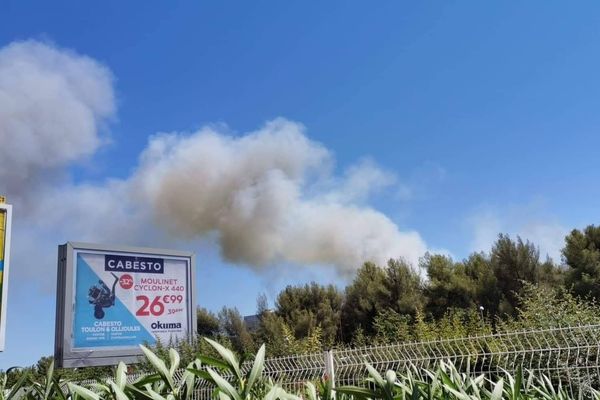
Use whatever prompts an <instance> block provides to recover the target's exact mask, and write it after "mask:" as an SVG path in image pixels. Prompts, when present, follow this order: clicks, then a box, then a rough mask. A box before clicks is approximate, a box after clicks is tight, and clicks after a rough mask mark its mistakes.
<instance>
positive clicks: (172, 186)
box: [131, 119, 426, 272]
mask: <svg viewBox="0 0 600 400" xmlns="http://www.w3.org/2000/svg"><path fill="white" fill-rule="evenodd" d="M332 164H333V159H332V156H331V154H330V153H329V152H328V151H327V149H325V148H324V147H323V146H322V145H320V144H318V143H316V142H313V141H311V140H310V139H308V138H307V137H306V135H305V134H304V128H303V126H302V125H300V124H298V123H294V122H291V121H288V120H285V119H276V120H274V121H270V122H268V123H267V124H266V125H265V126H264V127H262V128H261V129H259V130H257V131H255V132H251V133H248V134H246V135H243V136H239V137H234V136H229V135H227V134H225V133H220V132H218V131H216V130H214V129H211V128H204V129H202V130H200V131H198V132H196V133H193V134H191V135H178V134H166V135H158V136H155V137H154V138H152V139H151V140H150V143H149V145H148V148H147V149H146V150H145V152H144V153H143V155H142V157H141V164H140V166H139V169H138V171H137V173H136V174H135V176H134V177H133V178H132V179H131V183H132V185H134V186H135V188H136V192H137V193H138V194H139V199H138V200H139V201H142V202H144V201H147V202H148V205H149V208H150V209H151V210H153V213H154V215H155V217H156V221H157V223H158V224H160V225H163V226H167V227H169V228H170V230H171V232H173V233H174V234H177V235H186V237H188V238H189V237H193V236H201V235H204V234H207V233H209V232H217V233H218V235H219V239H220V243H221V248H222V252H223V255H224V257H225V258H226V259H228V260H230V261H234V262H239V263H244V264H249V265H253V266H258V267H264V266H268V265H271V264H274V263H278V262H291V263H296V264H332V265H335V266H337V267H338V268H339V270H340V271H342V272H348V271H351V270H354V269H356V268H357V267H358V266H360V265H361V263H362V262H364V261H367V260H372V261H377V262H383V261H385V260H387V259H388V258H390V257H405V258H407V259H408V260H410V261H413V262H416V260H417V259H418V257H419V256H421V255H422V254H423V253H424V252H425V251H426V245H425V243H424V242H423V240H422V239H421V238H420V236H419V235H418V234H417V233H416V232H410V231H408V232H402V231H400V230H399V228H398V227H397V226H396V225H395V224H394V223H393V222H392V221H391V220H390V219H389V218H387V217H386V216H385V215H383V214H382V213H380V212H378V211H376V210H374V209H372V208H369V207H368V206H365V205H363V204H361V203H362V202H361V201H360V200H364V199H365V198H367V197H368V195H369V193H370V192H372V191H373V190H375V189H378V188H380V187H382V186H386V185H389V184H391V183H392V182H393V180H394V179H393V176H392V174H390V173H389V172H385V171H382V170H381V169H379V168H377V167H376V166H375V165H374V164H373V163H369V162H366V163H362V164H359V165H356V166H353V167H351V168H350V170H349V172H348V174H346V178H345V179H336V178H334V177H331V176H329V171H330V169H331V165H332ZM331 181H335V182H336V183H337V186H335V187H328V186H330V185H327V182H331ZM324 182H325V183H324ZM323 187H325V188H326V189H324V190H323V189H322V188H323ZM315 188H317V189H318V188H321V190H315Z"/></svg>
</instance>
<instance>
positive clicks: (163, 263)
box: [72, 251, 190, 350]
mask: <svg viewBox="0 0 600 400" xmlns="http://www.w3.org/2000/svg"><path fill="white" fill-rule="evenodd" d="M74 261H75V263H74V264H75V265H74V267H75V271H74V272H75V274H74V275H75V279H74V280H75V285H74V286H75V287H74V297H75V299H74V307H73V330H72V338H73V349H74V350H75V349H97V348H118V347H131V346H137V345H139V344H144V343H148V344H150V345H152V344H154V343H156V340H157V339H159V340H160V341H161V343H169V341H171V340H174V339H184V338H186V336H187V335H188V333H189V332H190V327H189V326H188V323H189V319H188V304H190V302H189V296H190V293H189V292H188V290H189V289H188V288H189V281H188V279H189V278H188V277H189V268H190V265H189V259H184V258H183V259H182V258H175V257H173V258H169V257H164V258H163V257H161V258H159V257H157V256H155V255H154V256H153V255H140V254H136V255H127V254H119V253H112V254H110V253H100V252H90V251H75V256H74Z"/></svg>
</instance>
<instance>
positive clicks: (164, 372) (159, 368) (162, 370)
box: [140, 345, 175, 390]
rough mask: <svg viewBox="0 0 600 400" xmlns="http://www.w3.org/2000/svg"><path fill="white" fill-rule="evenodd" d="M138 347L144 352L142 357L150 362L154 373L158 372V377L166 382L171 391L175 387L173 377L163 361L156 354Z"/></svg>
mask: <svg viewBox="0 0 600 400" xmlns="http://www.w3.org/2000/svg"><path fill="white" fill-rule="evenodd" d="M140 347H141V349H142V351H143V352H144V355H145V356H146V358H147V359H148V361H149V362H150V364H152V366H153V367H154V369H155V370H156V372H158V373H159V374H160V376H162V378H163V379H164V380H166V382H167V383H168V384H169V386H170V387H171V389H172V390H173V389H174V386H175V385H174V383H173V377H172V376H171V374H170V373H169V370H168V369H167V365H166V364H165V362H164V361H163V360H161V359H160V358H159V357H158V356H157V355H156V354H154V353H153V352H152V351H151V350H150V349H148V348H146V347H145V346H142V345H140Z"/></svg>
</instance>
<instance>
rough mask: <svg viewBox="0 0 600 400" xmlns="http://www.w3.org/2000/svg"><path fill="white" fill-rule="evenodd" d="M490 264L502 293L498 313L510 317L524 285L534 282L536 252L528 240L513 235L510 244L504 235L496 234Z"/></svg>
mask: <svg viewBox="0 0 600 400" xmlns="http://www.w3.org/2000/svg"><path fill="white" fill-rule="evenodd" d="M490 262H491V265H492V268H493V270H494V275H495V277H496V282H497V283H496V285H497V287H498V290H499V291H500V293H501V294H502V299H501V301H500V305H499V308H498V312H499V313H500V314H507V315H514V314H515V309H516V307H517V306H518V305H519V297H520V296H521V295H522V293H523V288H524V284H525V283H527V282H529V283H534V284H537V282H538V279H539V268H540V252H539V250H538V249H537V248H536V247H535V245H534V244H533V243H531V242H529V241H528V240H527V241H523V240H522V239H521V238H520V237H519V236H517V240H516V241H513V240H512V239H511V238H510V237H509V236H508V235H505V234H500V235H499V236H498V240H497V241H496V243H495V244H494V246H493V248H492V252H491V255H490Z"/></svg>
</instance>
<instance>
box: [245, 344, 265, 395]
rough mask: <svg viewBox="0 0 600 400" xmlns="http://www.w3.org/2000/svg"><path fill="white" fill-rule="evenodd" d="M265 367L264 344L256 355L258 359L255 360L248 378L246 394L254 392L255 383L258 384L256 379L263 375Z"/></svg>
mask: <svg viewBox="0 0 600 400" xmlns="http://www.w3.org/2000/svg"><path fill="white" fill-rule="evenodd" d="M264 367H265V345H264V344H263V345H262V346H260V349H258V352H257V353H256V357H255V358H254V365H252V370H251V371H250V375H249V376H248V381H247V382H246V393H250V391H251V390H252V386H253V385H254V382H256V378H258V377H259V376H260V374H262V372H263V369H264Z"/></svg>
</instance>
